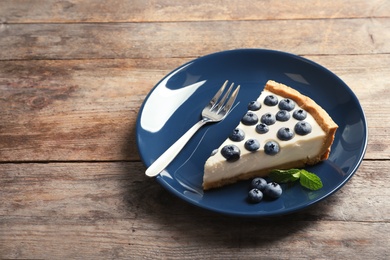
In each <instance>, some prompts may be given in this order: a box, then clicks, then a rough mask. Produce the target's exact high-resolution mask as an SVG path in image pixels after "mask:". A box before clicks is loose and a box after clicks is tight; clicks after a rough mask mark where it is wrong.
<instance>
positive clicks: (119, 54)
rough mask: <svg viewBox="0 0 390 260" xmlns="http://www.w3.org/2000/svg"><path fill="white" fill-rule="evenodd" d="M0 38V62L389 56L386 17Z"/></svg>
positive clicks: (97, 28)
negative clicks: (267, 54)
mask: <svg viewBox="0 0 390 260" xmlns="http://www.w3.org/2000/svg"><path fill="white" fill-rule="evenodd" d="M216 28H218V31H217V32H216ZM335 28H337V29H335ZM0 36H1V37H0V48H1V49H3V50H7V51H4V52H0V60H25V59H28V60H36V59H39V60H40V59H49V60H53V59H55V60H58V59H93V58H100V59H123V58H145V59H146V58H148V59H149V58H168V57H181V58H186V57H198V56H201V55H205V54H208V53H212V52H216V51H222V50H226V49H236V48H266V49H277V50H283V51H287V52H291V53H295V54H297V55H315V54H321V55H331V54H353V55H356V54H361V55H364V54H385V53H390V45H389V44H387V43H388V42H389V41H390V18H371V19H369V20H367V19H335V20H288V21H286V20H280V21H279V20H277V21H229V22H227V21H205V22H188V23H183V22H182V23H175V22H172V23H115V24H5V25H4V26H2V28H1V30H0Z"/></svg>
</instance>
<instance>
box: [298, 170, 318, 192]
mask: <svg viewBox="0 0 390 260" xmlns="http://www.w3.org/2000/svg"><path fill="white" fill-rule="evenodd" d="M299 182H300V183H301V185H302V186H303V187H305V188H308V189H309V190H319V189H321V188H322V181H321V179H320V177H318V176H317V175H315V174H314V173H311V172H308V171H306V170H301V171H300V178H299Z"/></svg>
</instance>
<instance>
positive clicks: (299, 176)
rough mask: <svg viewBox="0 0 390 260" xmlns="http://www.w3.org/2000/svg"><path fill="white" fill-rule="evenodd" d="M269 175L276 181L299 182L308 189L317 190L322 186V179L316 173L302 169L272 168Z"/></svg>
mask: <svg viewBox="0 0 390 260" xmlns="http://www.w3.org/2000/svg"><path fill="white" fill-rule="evenodd" d="M269 177H270V178H271V179H272V180H273V181H274V182H278V183H287V182H294V181H296V180H299V183H300V184H301V185H302V186H303V187H305V188H307V189H309V190H319V189H321V188H322V181H321V179H320V177H318V176H317V175H316V174H314V173H311V172H308V171H306V170H303V169H289V170H272V171H271V172H270V174H269Z"/></svg>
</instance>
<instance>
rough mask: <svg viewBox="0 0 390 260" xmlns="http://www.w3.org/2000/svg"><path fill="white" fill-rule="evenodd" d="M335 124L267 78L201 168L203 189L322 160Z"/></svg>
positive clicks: (315, 106) (312, 104)
mask: <svg viewBox="0 0 390 260" xmlns="http://www.w3.org/2000/svg"><path fill="white" fill-rule="evenodd" d="M337 128H338V126H337V124H336V123H335V122H334V121H333V120H332V118H331V117H330V116H329V115H328V113H327V112H326V111H325V110H324V109H323V108H322V107H320V106H319V105H318V104H317V103H316V102H315V101H313V100H312V99H310V98H309V97H307V96H305V95H302V94H301V93H300V92H298V91H297V90H295V89H293V88H291V87H289V86H286V85H284V84H281V83H277V82H275V81H272V80H269V81H268V82H267V83H266V85H265V87H264V90H263V91H262V92H261V94H260V96H259V97H258V98H256V99H254V100H253V101H251V102H250V103H249V104H248V111H247V112H246V113H245V115H244V116H243V117H242V119H241V121H240V123H239V124H238V125H237V127H236V128H235V129H233V131H232V132H231V134H230V135H229V137H228V138H227V139H226V140H225V141H224V142H223V143H222V144H221V145H220V146H219V147H218V148H216V149H214V151H213V152H212V154H211V155H210V157H209V158H208V159H207V161H206V163H205V166H204V176H203V189H204V190H208V189H212V188H217V187H222V186H225V185H228V184H232V183H235V182H237V181H240V180H246V179H251V178H254V177H265V176H267V175H268V173H269V172H270V171H271V170H273V169H290V168H298V167H304V166H306V165H314V164H317V163H319V162H321V161H323V160H326V159H328V157H329V153H330V150H331V146H332V143H333V140H334V136H335V133H336V130H337Z"/></svg>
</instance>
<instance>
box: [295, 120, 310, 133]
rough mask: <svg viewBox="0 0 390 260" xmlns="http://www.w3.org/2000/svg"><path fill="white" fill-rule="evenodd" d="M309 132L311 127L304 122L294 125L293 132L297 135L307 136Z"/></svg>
mask: <svg viewBox="0 0 390 260" xmlns="http://www.w3.org/2000/svg"><path fill="white" fill-rule="evenodd" d="M311 130H312V128H311V125H310V124H309V123H308V122H306V121H300V122H298V123H296V125H295V127H294V131H295V133H297V134H298V135H307V134H309V133H311Z"/></svg>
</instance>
